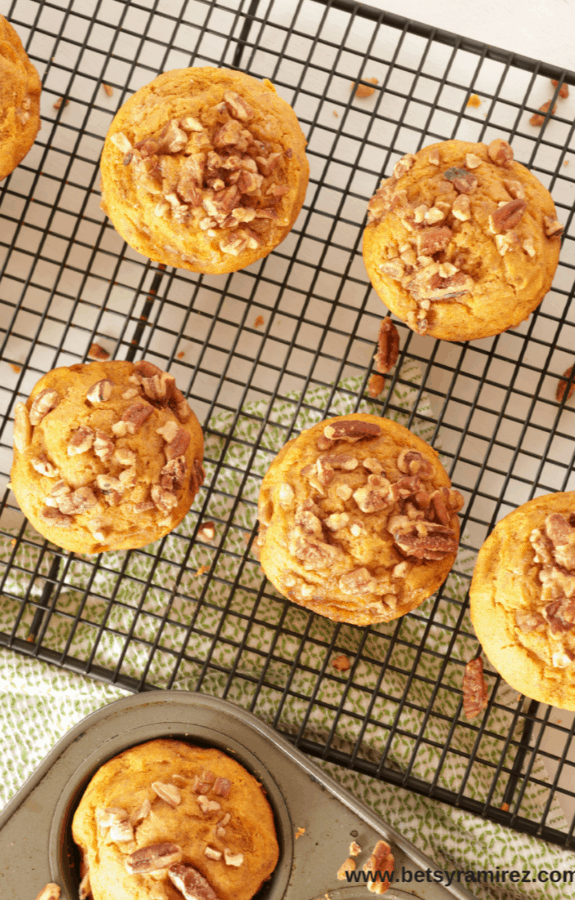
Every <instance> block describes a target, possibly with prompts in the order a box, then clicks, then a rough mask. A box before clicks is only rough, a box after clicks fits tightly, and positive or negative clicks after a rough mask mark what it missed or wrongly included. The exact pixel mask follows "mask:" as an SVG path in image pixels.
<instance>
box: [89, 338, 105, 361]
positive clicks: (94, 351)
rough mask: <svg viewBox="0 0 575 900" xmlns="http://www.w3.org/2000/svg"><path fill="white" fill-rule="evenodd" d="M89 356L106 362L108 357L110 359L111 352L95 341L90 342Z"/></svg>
mask: <svg viewBox="0 0 575 900" xmlns="http://www.w3.org/2000/svg"><path fill="white" fill-rule="evenodd" d="M88 356H89V357H90V359H98V360H100V361H102V362H105V361H106V360H107V359H110V354H109V353H108V351H107V350H105V349H104V347H101V346H100V344H96V343H95V342H94V343H92V344H90V348H89V350H88Z"/></svg>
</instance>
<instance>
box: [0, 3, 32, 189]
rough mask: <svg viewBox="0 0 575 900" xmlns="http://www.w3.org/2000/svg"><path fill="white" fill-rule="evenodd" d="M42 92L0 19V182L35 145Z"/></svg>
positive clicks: (19, 44)
mask: <svg viewBox="0 0 575 900" xmlns="http://www.w3.org/2000/svg"><path fill="white" fill-rule="evenodd" d="M41 90H42V85H41V83H40V78H39V76H38V72H37V71H36V69H35V68H34V66H33V65H32V63H31V62H30V60H29V59H28V56H27V54H26V51H25V50H24V47H23V46H22V42H21V40H20V38H19V37H18V35H17V34H16V32H15V31H14V29H13V28H12V26H11V25H10V23H9V22H7V21H6V19H5V18H4V16H0V181H2V179H3V178H6V176H7V175H9V174H10V172H12V171H13V169H15V168H16V166H17V165H19V163H21V162H22V160H23V159H24V157H25V156H26V154H27V153H28V150H29V149H30V147H31V146H32V144H33V143H34V140H35V138H36V135H37V134H38V129H39V128H40V92H41Z"/></svg>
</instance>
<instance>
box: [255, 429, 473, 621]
mask: <svg viewBox="0 0 575 900" xmlns="http://www.w3.org/2000/svg"><path fill="white" fill-rule="evenodd" d="M462 505H463V497H462V496H461V494H460V493H459V492H458V491H456V490H453V489H452V487H451V482H450V480H449V477H448V475H447V472H446V471H445V469H444V468H443V466H442V465H441V462H440V461H439V457H438V454H437V453H436V451H435V450H433V449H432V448H431V447H430V446H429V445H428V444H427V443H426V442H425V441H423V440H421V438H418V437H417V436H416V435H414V434H412V433H411V432H410V431H409V430H408V429H407V428H404V427H403V426H402V425H399V424H398V423H396V422H393V421H391V420H389V419H383V418H379V417H377V416H372V415H365V414H359V413H358V414H354V415H348V416H338V417H336V418H332V419H327V420H325V421H323V422H320V423H318V424H317V425H314V426H313V427H312V428H310V429H309V430H307V431H304V432H302V434H301V435H300V436H299V437H298V438H296V439H294V440H292V441H290V442H288V443H287V444H286V445H285V447H283V449H282V450H281V451H280V452H279V454H278V455H277V457H276V458H275V460H274V461H273V462H272V464H271V466H270V468H269V469H268V471H267V473H266V475H265V477H264V480H263V483H262V487H261V491H260V496H259V504H258V514H259V521H260V530H259V535H258V548H259V553H260V560H261V565H262V568H263V570H264V573H265V575H266V576H267V577H268V578H269V580H270V581H271V582H272V584H273V585H274V587H275V588H277V590H278V591H279V592H280V593H281V594H283V595H284V596H286V597H288V598H289V599H290V600H293V601H294V602H295V603H298V604H300V605H301V606H305V607H307V608H308V609H311V610H313V611H314V612H317V613H320V614H321V615H323V616H327V617H328V618H330V619H333V620H334V621H337V622H349V623H352V624H354V625H368V624H372V623H375V622H387V621H390V620H391V619H396V618H398V617H399V616H402V615H404V613H406V612H409V611H410V610H412V609H414V608H415V607H416V606H419V604H420V603H422V602H423V601H424V600H425V599H426V598H427V597H429V596H430V595H431V594H432V593H433V592H434V591H435V590H437V588H438V587H439V586H440V585H441V584H442V582H443V581H444V580H445V578H446V577H447V574H448V573H449V570H450V569H451V567H452V565H453V562H454V560H455V555H456V553H457V548H458V541H459V520H458V516H457V511H458V510H459V509H460V508H461V506H462Z"/></svg>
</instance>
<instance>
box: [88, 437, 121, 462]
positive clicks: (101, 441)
mask: <svg viewBox="0 0 575 900" xmlns="http://www.w3.org/2000/svg"><path fill="white" fill-rule="evenodd" d="M115 447H116V445H115V443H114V441H113V440H112V438H111V437H109V436H108V435H107V434H106V433H105V432H104V431H96V432H95V434H94V444H93V449H94V453H95V454H96V456H97V457H98V459H101V460H102V462H105V461H106V460H107V459H110V457H111V456H113V454H114V450H115Z"/></svg>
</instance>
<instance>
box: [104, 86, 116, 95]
mask: <svg viewBox="0 0 575 900" xmlns="http://www.w3.org/2000/svg"><path fill="white" fill-rule="evenodd" d="M102 87H103V88H104V91H105V92H106V94H107V95H108V97H111V96H112V94H113V93H114V88H113V87H110V85H109V84H103V85H102Z"/></svg>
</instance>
